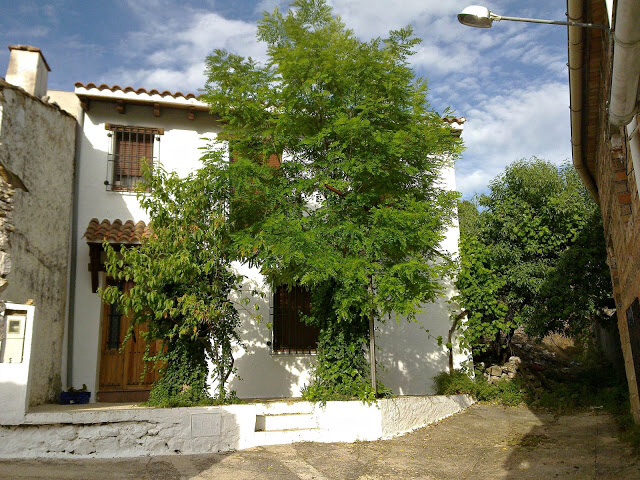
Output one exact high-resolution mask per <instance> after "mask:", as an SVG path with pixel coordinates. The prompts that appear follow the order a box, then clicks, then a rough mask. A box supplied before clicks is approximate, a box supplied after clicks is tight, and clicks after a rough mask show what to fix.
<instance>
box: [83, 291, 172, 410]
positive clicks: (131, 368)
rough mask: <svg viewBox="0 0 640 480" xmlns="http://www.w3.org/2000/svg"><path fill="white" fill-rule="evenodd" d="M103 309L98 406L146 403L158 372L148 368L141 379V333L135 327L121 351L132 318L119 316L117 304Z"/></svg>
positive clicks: (151, 367)
mask: <svg viewBox="0 0 640 480" xmlns="http://www.w3.org/2000/svg"><path fill="white" fill-rule="evenodd" d="M111 284H113V283H111ZM131 287H133V283H131V282H128V283H125V284H122V285H120V288H121V289H124V291H125V292H126V291H127V290H129V289H130V288H131ZM103 309H104V312H103V317H102V341H101V348H100V379H99V387H98V395H97V397H96V398H97V400H98V402H145V401H147V400H148V398H149V392H150V391H151V387H152V385H153V383H154V382H155V381H156V380H157V378H158V370H157V368H153V365H151V364H148V365H146V366H147V372H146V374H145V376H144V378H142V374H143V373H144V369H145V361H144V352H145V348H146V343H145V341H144V339H143V337H142V333H143V332H144V329H143V327H140V326H136V327H135V328H134V329H133V333H132V335H131V338H129V340H128V341H127V342H126V344H124V348H122V345H123V343H124V340H125V337H126V335H127V332H128V331H129V329H130V327H131V318H130V317H129V316H127V315H122V313H121V311H120V309H119V308H118V305H117V304H114V305H108V304H104V306H103ZM158 343H159V342H156V343H155V344H154V345H152V346H151V354H152V355H153V354H155V353H156V352H157V348H158Z"/></svg>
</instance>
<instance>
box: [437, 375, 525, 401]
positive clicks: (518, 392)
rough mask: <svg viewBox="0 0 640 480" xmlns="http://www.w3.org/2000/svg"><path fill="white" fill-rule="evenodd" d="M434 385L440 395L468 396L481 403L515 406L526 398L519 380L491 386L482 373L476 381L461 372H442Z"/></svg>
mask: <svg viewBox="0 0 640 480" xmlns="http://www.w3.org/2000/svg"><path fill="white" fill-rule="evenodd" d="M434 383H435V386H436V391H437V393H438V394H439V395H459V394H466V395H471V396H472V397H473V398H475V399H476V400H477V401H479V402H496V403H500V404H502V405H512V406H515V405H519V404H521V403H522V402H524V401H525V396H526V390H525V388H524V387H523V385H522V383H521V382H519V381H518V380H512V381H508V380H501V381H499V382H497V383H496V384H490V383H489V382H487V380H486V379H485V378H484V376H483V375H482V374H480V373H478V374H476V377H475V379H474V378H470V377H469V376H468V375H467V374H465V373H463V372H460V371H454V372H452V373H448V372H442V373H439V374H438V375H436V377H435V378H434Z"/></svg>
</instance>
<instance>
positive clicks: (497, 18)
mask: <svg viewBox="0 0 640 480" xmlns="http://www.w3.org/2000/svg"><path fill="white" fill-rule="evenodd" d="M490 18H491V20H493V21H495V22H499V21H501V20H508V21H510V22H525V23H543V24H545V25H567V26H569V27H582V28H599V29H601V30H608V27H607V26H606V25H597V24H595V23H579V22H560V21H557V20H541V19H539V18H520V17H505V16H504V15H496V14H494V13H491V17H490Z"/></svg>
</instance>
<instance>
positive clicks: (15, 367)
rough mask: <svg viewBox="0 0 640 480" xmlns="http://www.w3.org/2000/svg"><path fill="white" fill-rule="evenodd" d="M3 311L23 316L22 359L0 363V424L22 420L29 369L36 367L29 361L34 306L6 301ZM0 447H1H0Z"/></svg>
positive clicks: (25, 403)
mask: <svg viewBox="0 0 640 480" xmlns="http://www.w3.org/2000/svg"><path fill="white" fill-rule="evenodd" d="M5 309H6V310H5V311H6V312H12V313H14V314H18V315H24V316H25V322H26V324H25V326H24V343H23V350H22V361H21V362H18V363H0V425H12V424H16V423H22V422H24V418H25V413H26V412H27V408H28V406H29V389H30V384H29V379H30V378H32V377H31V376H30V374H29V372H30V369H31V371H32V372H33V369H35V368H37V366H36V365H32V362H31V344H32V338H33V322H34V312H35V307H33V306H31V305H21V304H15V303H9V302H7V303H6V304H5ZM0 448H1V447H0Z"/></svg>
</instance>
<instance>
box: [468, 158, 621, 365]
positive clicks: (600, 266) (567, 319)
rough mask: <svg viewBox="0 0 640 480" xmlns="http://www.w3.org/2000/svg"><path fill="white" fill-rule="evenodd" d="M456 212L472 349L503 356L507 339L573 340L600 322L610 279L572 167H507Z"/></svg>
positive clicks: (591, 208)
mask: <svg viewBox="0 0 640 480" xmlns="http://www.w3.org/2000/svg"><path fill="white" fill-rule="evenodd" d="M489 190H490V191H489V193H488V194H487V195H483V196H481V197H479V198H478V199H477V201H476V202H475V203H474V202H468V203H467V204H465V205H464V206H462V208H461V209H460V213H461V216H460V221H461V268H460V274H459V276H458V280H457V286H458V289H459V292H460V295H459V303H460V304H461V306H462V307H463V308H464V309H465V310H466V311H467V314H468V319H467V325H466V327H467V330H466V332H465V337H466V338H467V340H468V342H469V343H470V345H471V346H472V347H473V348H474V350H475V351H476V352H481V351H483V350H486V349H490V350H491V351H492V352H493V354H495V355H501V354H506V353H507V349H508V346H509V342H510V340H511V336H512V334H513V332H514V331H515V329H516V328H518V327H520V326H522V325H524V326H525V328H526V330H527V331H528V332H529V333H532V334H535V335H537V336H544V335H545V334H547V333H549V332H553V331H562V332H565V333H568V334H570V335H580V334H582V333H584V332H586V331H588V329H589V328H590V326H592V325H593V322H594V321H596V320H598V319H600V320H602V319H604V318H606V315H605V314H604V311H605V308H606V306H607V304H608V301H609V298H610V297H611V282H610V277H609V273H608V268H607V265H606V251H605V245H604V237H603V231H602V225H601V223H600V220H599V218H600V214H599V210H598V207H597V205H596V204H595V203H594V202H593V201H592V200H591V199H590V198H589V196H588V194H587V192H586V189H585V188H584V187H583V185H582V183H581V182H580V179H579V177H578V175H577V174H576V172H575V170H574V169H573V168H572V167H571V166H570V165H568V164H566V165H563V166H561V167H556V166H555V165H553V164H551V163H549V162H546V161H543V160H540V159H537V158H532V159H530V160H520V161H517V162H514V163H513V164H511V165H509V166H508V167H507V169H506V170H505V172H504V174H502V175H500V176H498V177H497V178H495V179H494V180H493V181H492V182H491V183H490V185H489Z"/></svg>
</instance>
